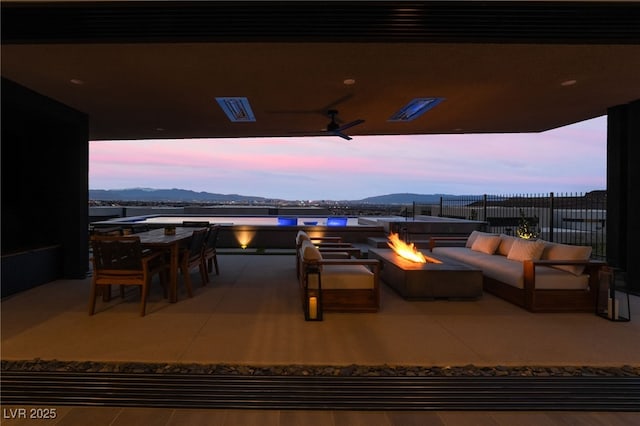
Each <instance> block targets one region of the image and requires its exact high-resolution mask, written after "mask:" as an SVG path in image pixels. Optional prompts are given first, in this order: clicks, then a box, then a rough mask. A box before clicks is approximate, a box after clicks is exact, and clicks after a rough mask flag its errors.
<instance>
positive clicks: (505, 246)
mask: <svg viewBox="0 0 640 426" xmlns="http://www.w3.org/2000/svg"><path fill="white" fill-rule="evenodd" d="M515 240H516V237H514V236H513V235H505V234H500V245H499V246H498V250H497V251H496V253H497V254H500V255H502V256H508V255H509V250H511V246H512V245H513V242H514V241H515Z"/></svg>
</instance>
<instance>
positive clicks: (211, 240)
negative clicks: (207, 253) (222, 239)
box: [205, 225, 220, 249]
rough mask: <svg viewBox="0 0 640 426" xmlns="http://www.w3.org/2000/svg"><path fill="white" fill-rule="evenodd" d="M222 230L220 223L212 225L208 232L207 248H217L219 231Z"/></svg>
mask: <svg viewBox="0 0 640 426" xmlns="http://www.w3.org/2000/svg"><path fill="white" fill-rule="evenodd" d="M219 232H220V225H211V226H210V227H209V230H208V232H207V238H206V243H205V246H206V248H207V249H215V248H216V244H217V243H218V233H219Z"/></svg>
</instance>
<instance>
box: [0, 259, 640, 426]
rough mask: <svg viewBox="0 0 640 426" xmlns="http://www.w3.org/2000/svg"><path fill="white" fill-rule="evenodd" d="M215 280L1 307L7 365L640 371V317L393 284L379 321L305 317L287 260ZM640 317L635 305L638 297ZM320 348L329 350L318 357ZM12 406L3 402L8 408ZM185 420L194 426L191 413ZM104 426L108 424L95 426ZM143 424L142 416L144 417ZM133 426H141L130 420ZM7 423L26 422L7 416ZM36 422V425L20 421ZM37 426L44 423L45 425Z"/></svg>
mask: <svg viewBox="0 0 640 426" xmlns="http://www.w3.org/2000/svg"><path fill="white" fill-rule="evenodd" d="M219 262H220V270H221V272H220V275H219V276H215V275H212V280H211V281H212V282H211V283H210V284H209V285H208V286H206V287H201V286H200V284H199V283H200V281H199V277H198V274H197V273H196V272H195V271H194V273H193V274H192V277H193V279H194V285H195V294H194V297H193V298H187V297H186V295H185V294H184V288H182V287H180V294H179V301H178V303H176V304H170V303H168V302H167V301H166V299H163V297H162V294H161V293H162V292H161V291H160V286H159V285H156V286H154V291H152V292H151V294H150V297H149V302H148V305H147V315H146V316H145V317H140V316H139V315H138V307H139V305H138V302H139V295H138V294H139V293H138V292H137V291H135V290H130V291H129V292H128V293H127V297H126V298H125V299H124V300H123V299H120V298H117V297H116V298H114V299H113V300H112V301H111V302H109V303H107V304H105V303H103V302H102V301H100V300H99V301H98V303H97V313H96V315H94V316H88V315H87V304H88V298H89V287H90V279H89V278H87V279H85V280H73V281H71V280H69V281H67V280H60V281H56V282H52V283H48V284H45V285H42V286H40V287H37V288H34V289H32V290H29V291H26V292H23V293H20V294H17V295H14V296H12V297H9V298H6V299H5V300H3V301H2V304H1V311H2V312H1V315H2V316H1V319H2V324H1V327H2V328H1V331H2V360H32V359H35V358H39V359H42V360H61V361H85V360H86V361H109V362H118V361H122V362H131V361H136V362H160V363H165V362H166V363H202V364H212V363H229V364H249V365H288V364H304V365H350V364H358V365H391V366H440V367H446V366H464V365H469V364H472V365H474V366H498V365H502V366H523V365H527V366H601V367H607V366H611V367H620V366H623V365H632V366H638V365H640V322H638V320H637V319H635V320H634V319H633V318H632V321H631V322H627V323H614V322H610V321H607V320H605V319H602V318H600V317H598V316H596V315H594V314H589V313H575V314H573V313H571V314H532V313H529V312H527V311H525V310H523V309H521V308H519V307H516V306H514V305H511V304H509V303H507V302H505V301H502V300H500V299H498V298H496V297H494V296H492V295H489V294H485V295H484V296H483V297H482V298H481V299H480V300H475V301H444V300H438V301H405V300H404V299H402V298H400V297H399V296H398V295H396V294H395V293H394V292H393V291H392V290H390V289H389V288H388V287H386V286H385V285H382V288H381V290H382V291H381V305H382V306H381V310H380V312H378V313H368V314H351V313H326V314H325V318H324V321H322V322H306V321H304V318H303V314H302V310H301V306H300V299H299V292H298V288H297V281H296V277H295V275H296V272H295V257H294V256H293V255H220V256H219ZM631 302H632V306H631V313H632V316H633V314H634V313H637V314H640V298H638V297H633V296H632V297H631ZM319 348H321V350H318V349H319ZM3 408H7V407H3ZM57 410H58V411H57V413H58V416H57V419H56V423H55V424H85V423H83V419H84V422H86V421H87V419H89V418H91V419H92V423H95V424H141V425H144V424H224V425H235V424H238V425H239V424H242V425H248V424H261V425H262V424H274V425H278V424H279V425H285V424H305V425H306V424H323V425H331V424H335V425H342V424H348V425H352V424H367V425H376V424H383V425H396V424H397V425H408V424H438V425H439V424H443V425H449V424H451V425H459V424H491V425H493V424H505V425H507V424H509V425H515V424H523V425H524V424H536V425H546V424H549V425H556V424H558V425H560V424H562V425H564V424H596V425H599V424H603V425H624V424H638V423H639V422H640V417H639V415H638V414H637V413H584V412H579V413H571V412H569V413H567V412H549V413H545V412H533V413H524V412H436V413H434V412H427V413H422V412H421V413H407V412H349V411H326V412H322V411H320V412H315V411H304V412H296V411H278V410H274V411H263V410H183V409H180V410H173V409H144V408H114V407H100V408H87V407H57ZM187 418H188V419H189V420H188V421H186V420H185V419H187ZM99 419H102V420H99ZM136 419H137V420H136ZM134 420H135V421H134ZM4 421H5V422H7V424H19V423H18V422H19V421H20V419H7V418H6V417H5V418H4ZM20 424H28V423H20ZM39 424H43V423H39Z"/></svg>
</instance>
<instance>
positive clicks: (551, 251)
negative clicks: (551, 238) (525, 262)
mask: <svg viewBox="0 0 640 426" xmlns="http://www.w3.org/2000/svg"><path fill="white" fill-rule="evenodd" d="M591 250H592V248H591V246H571V245H568V244H559V243H548V244H547V248H546V249H545V251H544V253H543V256H542V258H543V259H548V260H589V258H590V257H591ZM551 267H552V268H556V269H560V270H563V271H567V272H571V273H572V274H573V275H581V274H582V273H583V272H584V265H551Z"/></svg>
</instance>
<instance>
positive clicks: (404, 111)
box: [387, 98, 444, 121]
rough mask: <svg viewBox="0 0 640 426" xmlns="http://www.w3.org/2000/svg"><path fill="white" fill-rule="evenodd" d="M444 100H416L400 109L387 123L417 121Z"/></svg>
mask: <svg viewBox="0 0 640 426" xmlns="http://www.w3.org/2000/svg"><path fill="white" fill-rule="evenodd" d="M443 100H444V98H415V99H412V100H411V101H410V102H409V103H408V104H406V105H405V106H403V107H402V108H400V110H399V111H398V112H396V113H395V114H393V115H392V116H391V117H389V119H388V120H387V121H411V120H415V119H416V118H418V117H419V116H421V115H422V114H424V113H425V112H427V111H429V110H430V109H431V108H433V107H435V106H436V105H438V104H439V103H440V102H442V101H443Z"/></svg>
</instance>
